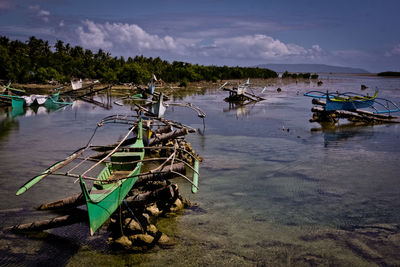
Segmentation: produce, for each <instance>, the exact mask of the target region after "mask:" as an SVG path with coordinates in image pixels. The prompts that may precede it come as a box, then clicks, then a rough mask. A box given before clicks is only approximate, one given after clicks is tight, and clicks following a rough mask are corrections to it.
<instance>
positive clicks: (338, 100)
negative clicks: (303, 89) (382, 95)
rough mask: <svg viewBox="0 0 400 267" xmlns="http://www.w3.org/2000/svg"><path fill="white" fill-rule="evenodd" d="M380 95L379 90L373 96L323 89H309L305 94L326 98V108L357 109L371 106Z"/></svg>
mask: <svg viewBox="0 0 400 267" xmlns="http://www.w3.org/2000/svg"><path fill="white" fill-rule="evenodd" d="M377 95H378V90H377V91H376V92H375V94H374V95H373V96H368V95H361V94H357V93H352V92H347V93H329V92H326V93H324V92H321V91H309V92H307V93H305V94H304V96H309V97H313V98H322V99H325V100H326V106H325V110H327V111H329V110H356V109H360V108H368V107H371V106H372V105H373V104H374V102H375V99H376V97H377Z"/></svg>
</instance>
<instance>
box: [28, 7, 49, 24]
mask: <svg viewBox="0 0 400 267" xmlns="http://www.w3.org/2000/svg"><path fill="white" fill-rule="evenodd" d="M29 10H30V11H31V12H33V13H34V14H35V16H37V17H39V18H40V19H41V20H43V21H44V22H49V16H50V12H49V11H47V10H43V9H41V8H40V6H39V5H35V6H29Z"/></svg>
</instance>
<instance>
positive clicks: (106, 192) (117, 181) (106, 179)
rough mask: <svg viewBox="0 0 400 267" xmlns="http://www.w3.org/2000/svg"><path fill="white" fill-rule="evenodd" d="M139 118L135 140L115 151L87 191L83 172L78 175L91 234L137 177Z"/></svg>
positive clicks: (140, 145)
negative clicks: (126, 147)
mask: <svg viewBox="0 0 400 267" xmlns="http://www.w3.org/2000/svg"><path fill="white" fill-rule="evenodd" d="M143 157H144V149H143V138H142V121H141V120H140V121H139V125H138V135H137V139H136V142H135V143H134V144H133V145H131V146H130V147H129V148H128V149H126V151H122V152H115V153H113V154H112V155H111V162H110V163H107V164H106V167H105V168H104V169H103V170H102V171H101V173H100V174H99V175H98V176H97V180H96V181H95V182H94V183H93V187H92V189H91V190H90V192H89V191H88V190H87V188H86V185H85V182H84V181H83V177H82V176H83V175H80V176H79V179H80V184H81V189H82V192H83V194H84V196H85V199H86V205H87V209H88V214H89V224H90V234H91V235H93V234H94V232H95V231H96V230H97V229H98V228H99V227H100V226H102V225H103V223H104V222H105V221H106V220H107V219H108V218H109V217H110V215H111V214H112V213H113V212H114V211H115V210H116V209H117V208H118V206H119V205H120V204H121V203H122V200H123V199H124V198H125V196H126V195H127V194H128V192H129V191H130V190H131V189H132V187H133V185H134V183H135V182H136V180H137V179H138V176H137V175H138V174H139V173H140V170H141V167H142V162H137V163H133V162H134V161H138V160H139V161H140V160H143Z"/></svg>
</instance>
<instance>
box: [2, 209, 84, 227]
mask: <svg viewBox="0 0 400 267" xmlns="http://www.w3.org/2000/svg"><path fill="white" fill-rule="evenodd" d="M87 220H88V216H87V214H86V213H83V212H82V213H81V212H79V214H70V215H65V216H60V217H56V218H53V219H48V220H43V221H37V222H33V223H25V224H18V225H14V226H11V227H7V228H5V230H8V231H14V232H24V231H42V230H47V229H51V228H56V227H61V226H67V225H71V224H74V223H78V222H84V221H87Z"/></svg>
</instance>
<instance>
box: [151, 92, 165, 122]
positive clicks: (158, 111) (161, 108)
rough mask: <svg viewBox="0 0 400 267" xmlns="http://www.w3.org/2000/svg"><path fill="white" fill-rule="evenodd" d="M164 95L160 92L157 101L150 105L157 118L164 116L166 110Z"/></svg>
mask: <svg viewBox="0 0 400 267" xmlns="http://www.w3.org/2000/svg"><path fill="white" fill-rule="evenodd" d="M163 99H164V95H163V93H160V97H159V98H158V100H157V102H156V103H155V104H153V106H152V113H153V114H154V116H156V117H157V118H161V117H163V116H164V114H165V111H166V110H167V106H166V105H165V104H164V101H163Z"/></svg>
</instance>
